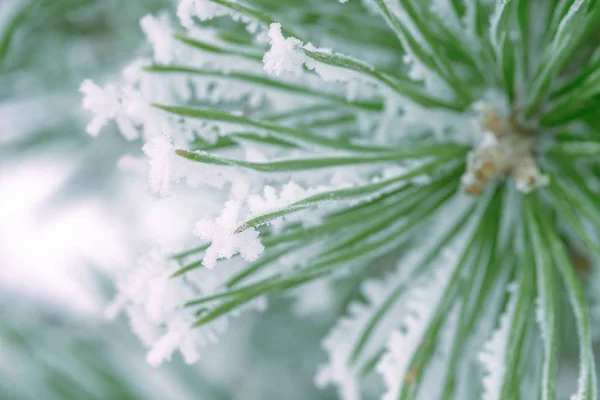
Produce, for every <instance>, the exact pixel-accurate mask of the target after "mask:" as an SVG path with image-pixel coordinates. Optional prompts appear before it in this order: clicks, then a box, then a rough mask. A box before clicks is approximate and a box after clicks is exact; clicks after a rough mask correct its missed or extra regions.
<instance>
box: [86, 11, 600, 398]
mask: <svg viewBox="0 0 600 400" xmlns="http://www.w3.org/2000/svg"><path fill="white" fill-rule="evenodd" d="M340 3H347V4H338V3H337V2H334V1H333V0H328V1H324V0H286V1H274V0H246V1H241V0H240V1H236V0H182V1H181V2H180V4H179V8H178V10H177V12H176V15H177V17H178V18H179V20H180V22H181V26H180V25H178V24H177V23H175V22H174V18H171V17H170V16H169V14H168V13H165V14H161V15H160V16H159V17H155V16H151V15H148V16H145V17H144V18H143V19H142V20H141V28H142V30H143V32H144V33H145V34H146V36H147V38H148V41H149V43H150V45H151V48H152V50H153V55H152V56H151V57H149V58H148V59H138V60H133V61H132V64H131V66H130V67H128V68H126V69H125V71H124V74H123V79H122V80H121V81H120V82H113V83H111V84H108V85H106V86H104V87H101V86H98V85H97V84H95V83H93V82H92V81H89V80H86V81H85V82H84V83H83V84H82V86H81V91H82V93H83V95H84V99H83V107H84V108H85V109H87V110H89V111H90V112H91V113H92V114H93V117H92V122H91V123H90V125H89V126H88V129H87V130H88V132H89V133H90V134H92V135H94V136H95V135H97V134H98V133H99V131H100V130H101V129H102V127H103V126H105V125H107V124H108V123H110V121H111V120H114V121H115V122H116V124H117V126H118V127H119V129H120V130H121V132H122V133H123V136H124V137H125V138H126V139H128V140H139V141H140V147H142V148H143V152H144V154H145V156H146V159H147V163H148V168H147V170H148V173H149V176H148V182H149V188H150V191H151V192H152V193H154V194H156V195H159V196H161V197H166V196H171V197H172V198H177V196H178V192H180V193H181V192H190V191H191V193H193V194H194V195H195V196H197V198H198V199H201V200H202V204H208V203H211V202H212V203H211V204H215V207H213V208H211V207H206V208H205V209H204V208H203V207H200V208H202V209H201V210H200V211H203V213H202V214H201V216H200V218H201V219H200V220H199V221H198V222H197V223H196V229H195V232H193V233H194V234H195V236H194V235H192V232H190V237H189V240H188V241H187V242H185V243H181V246H180V247H181V249H182V250H181V251H180V252H173V251H168V250H164V249H161V248H158V247H157V248H154V249H153V250H152V251H151V252H150V255H145V256H144V257H142V258H141V259H140V262H139V263H138V264H137V265H135V266H134V267H133V268H132V269H131V270H130V271H127V272H126V273H124V274H123V276H121V277H119V279H118V282H117V285H118V289H119V295H118V297H117V299H116V300H115V303H114V304H113V305H112V306H111V308H110V311H111V313H112V314H116V313H117V312H119V311H121V310H123V311H124V312H126V313H127V314H128V316H129V317H130V319H131V326H132V328H133V330H134V331H135V332H136V333H137V334H138V335H139V336H140V338H141V339H142V341H143V342H144V344H145V345H147V346H148V347H149V349H150V350H149V354H148V361H149V362H150V363H151V364H153V365H158V364H160V363H161V362H163V361H164V360H165V359H170V357H171V354H172V353H173V352H174V351H175V350H179V351H180V352H181V353H182V354H183V357H184V359H185V360H186V361H187V362H189V363H191V362H194V361H196V360H197V359H198V358H201V357H202V350H201V347H202V346H205V345H207V344H209V343H213V342H215V341H217V340H218V338H219V337H220V336H221V335H222V334H224V332H225V331H226V329H227V326H228V324H229V323H230V322H231V321H230V319H231V317H232V316H235V315H238V314H240V313H241V312H244V311H247V310H250V309H261V310H262V309H264V308H265V306H266V301H267V299H269V300H270V301H277V299H278V298H279V297H278V296H279V295H281V294H282V293H288V292H289V293H293V294H294V295H295V296H296V299H297V301H298V302H299V303H302V304H304V306H303V307H299V309H300V308H302V309H304V314H306V312H307V306H306V304H310V305H311V306H309V307H308V312H312V313H318V312H323V310H327V309H328V307H329V309H331V305H330V304H329V305H328V303H327V302H331V301H332V300H331V299H332V298H334V300H333V301H335V297H336V293H337V292H335V291H333V290H332V289H331V287H333V286H334V285H336V286H337V287H339V286H340V285H342V286H343V285H346V287H347V288H348V292H349V293H351V297H352V299H353V300H352V301H350V303H349V304H348V307H347V313H345V314H344V315H341V316H340V319H339V322H338V323H337V324H336V326H334V327H333V329H332V331H331V333H330V334H329V335H328V336H327V337H326V338H325V339H324V341H323V346H324V348H325V350H326V351H327V353H328V357H327V358H328V361H327V362H325V364H324V365H322V366H321V367H320V368H319V369H318V371H319V372H318V373H317V376H316V379H315V382H316V384H317V385H318V386H321V387H326V386H328V385H334V386H335V387H336V388H337V392H338V393H339V396H340V398H341V399H344V400H356V399H360V398H362V396H364V395H365V394H366V393H373V392H378V393H379V394H380V395H381V396H383V397H381V398H382V399H384V400H408V399H420V400H429V399H460V400H465V399H480V398H484V399H503V400H506V399H538V398H541V399H557V398H559V396H562V397H561V398H565V397H564V396H571V397H570V398H571V399H572V400H584V399H585V400H592V399H596V398H597V388H596V372H595V361H594V354H593V352H592V341H593V339H594V336H593V335H592V328H593V327H596V326H597V325H598V317H599V316H600V313H597V312H596V311H594V310H596V309H597V307H589V305H590V304H591V305H593V304H595V303H597V301H598V294H597V293H595V292H594V290H593V288H594V287H598V285H597V284H594V282H595V281H596V280H598V277H599V276H600V275H599V272H598V267H600V265H599V260H600V201H598V199H599V198H600V197H599V196H600V128H599V127H600V51H599V48H598V43H599V39H598V37H599V36H598V33H599V32H600V2H597V1H594V0H532V1H528V0H502V1H493V0H446V1H444V0H422V1H421V0H419V1H417V0H363V1H362V2H361V1H359V0H353V1H349V2H346V1H340ZM173 14H175V13H173ZM140 162H142V163H144V161H143V159H140ZM184 183H187V185H184ZM185 204H187V205H184V203H182V206H181V208H180V210H179V211H180V214H181V216H182V218H183V219H186V218H187V219H189V220H192V219H195V218H198V217H197V215H198V212H199V207H191V208H190V207H189V203H185ZM220 209H221V210H222V211H219V210H220ZM190 222H193V221H190ZM192 225H193V224H192ZM165 229H167V228H165ZM582 264H584V267H583V268H582ZM583 274H585V276H584V278H585V283H584V282H582V279H581V278H582V275H583ZM357 282H359V283H360V285H359V286H357ZM587 282H590V283H589V284H588V283H587ZM315 293H320V295H317V296H316V295H315ZM323 293H328V294H327V295H325V294H323ZM319 301H321V304H320V303H319ZM338 301H342V299H338ZM297 317H298V318H300V317H301V316H300V315H298V316H297ZM570 321H574V323H571V322H570ZM559 343H560V344H561V345H560V346H559ZM565 343H573V344H574V345H575V346H571V345H567V344H565ZM575 351H576V352H577V354H575V355H574V356H572V357H569V352H575ZM577 358H578V360H579V361H578V362H577V365H575V366H573V365H571V367H572V368H577V369H578V371H579V372H578V374H577V375H578V377H577V378H576V379H573V374H572V375H565V377H561V376H559V373H563V372H564V371H567V370H568V366H567V365H566V364H564V363H565V362H566V361H564V360H567V359H571V360H573V359H577ZM378 374H380V375H381V377H382V379H381V380H380V382H382V383H383V385H384V386H385V388H383V387H381V388H379V389H377V387H378V386H377V385H373V384H368V385H364V382H370V379H371V377H372V376H377V375H378ZM559 381H560V382H566V384H565V385H564V387H562V386H559V385H558V384H557V382H559ZM380 386H382V385H380ZM565 391H566V392H565ZM369 398H371V397H369Z"/></svg>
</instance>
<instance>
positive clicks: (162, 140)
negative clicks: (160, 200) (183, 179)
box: [142, 135, 177, 197]
mask: <svg viewBox="0 0 600 400" xmlns="http://www.w3.org/2000/svg"><path fill="white" fill-rule="evenodd" d="M142 150H143V151H144V153H145V154H146V156H147V157H148V164H149V167H150V168H149V172H148V185H149V188H150V192H152V193H153V194H156V195H159V196H160V197H167V196H170V195H171V193H172V192H173V188H172V185H171V183H172V182H173V180H174V178H175V172H176V167H175V161H176V157H177V155H176V154H175V149H174V148H173V145H172V144H171V139H170V138H169V137H168V136H167V135H159V136H156V137H155V138H154V139H152V140H150V141H149V142H148V143H146V144H145V145H144V147H143V148H142Z"/></svg>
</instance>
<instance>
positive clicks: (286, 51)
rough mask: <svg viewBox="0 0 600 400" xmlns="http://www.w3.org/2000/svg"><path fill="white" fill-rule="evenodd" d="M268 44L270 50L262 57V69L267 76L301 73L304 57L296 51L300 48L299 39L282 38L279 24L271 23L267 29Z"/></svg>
mask: <svg viewBox="0 0 600 400" xmlns="http://www.w3.org/2000/svg"><path fill="white" fill-rule="evenodd" d="M269 42H270V44H271V49H270V50H269V51H268V52H266V53H265V55H264V57H263V63H264V69H265V71H266V72H267V73H269V74H274V75H280V74H281V73H282V72H295V73H299V72H300V71H302V64H303V63H304V61H305V60H306V56H305V55H304V54H303V53H302V52H300V51H298V48H299V47H302V42H301V41H300V40H299V39H296V38H293V37H290V38H287V39H286V38H284V37H283V34H282V33H281V24H279V23H272V24H271V26H270V27H269Z"/></svg>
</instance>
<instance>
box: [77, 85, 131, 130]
mask: <svg viewBox="0 0 600 400" xmlns="http://www.w3.org/2000/svg"><path fill="white" fill-rule="evenodd" d="M79 91H80V92H81V93H82V94H83V100H82V107H83V108H84V109H86V110H88V111H91V112H92V113H93V114H94V117H93V119H92V121H91V122H90V123H89V124H88V125H87V126H86V128H85V130H86V132H87V133H89V134H90V135H92V136H98V133H100V130H101V129H102V128H103V127H104V126H105V125H106V124H107V123H108V122H109V121H110V120H113V119H114V120H115V122H116V123H117V126H118V127H119V130H120V131H121V133H122V134H123V136H124V137H125V138H126V139H127V140H133V139H136V138H137V137H138V132H137V130H136V129H135V127H134V125H133V122H132V121H131V119H130V118H129V117H128V116H127V115H126V114H125V112H124V110H123V106H122V103H121V96H120V94H119V92H118V90H117V88H116V87H115V86H114V85H106V86H105V87H103V88H102V87H100V86H98V85H97V84H95V83H94V82H93V81H91V80H89V79H86V80H84V81H83V82H82V83H81V86H80V88H79Z"/></svg>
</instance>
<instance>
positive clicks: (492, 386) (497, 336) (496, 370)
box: [478, 284, 517, 400]
mask: <svg viewBox="0 0 600 400" xmlns="http://www.w3.org/2000/svg"><path fill="white" fill-rule="evenodd" d="M509 291H510V292H511V293H512V295H511V298H510V300H509V303H508V305H507V308H506V312H505V313H504V315H502V317H501V319H500V326H499V327H498V329H497V330H496V331H495V332H494V333H493V334H492V336H491V337H490V340H489V341H487V342H486V343H485V345H484V347H483V350H482V351H481V352H480V353H479V355H478V359H479V362H480V363H481V364H482V366H483V368H484V370H485V371H486V375H485V376H484V378H483V388H484V395H483V399H484V400H498V399H500V397H499V396H500V391H501V389H502V382H503V381H504V374H505V373H506V362H505V359H506V351H507V350H508V339H509V335H510V328H511V325H510V323H511V320H512V318H513V315H514V313H515V309H516V295H515V293H516V291H517V285H515V284H513V285H511V286H510V287H509Z"/></svg>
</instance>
